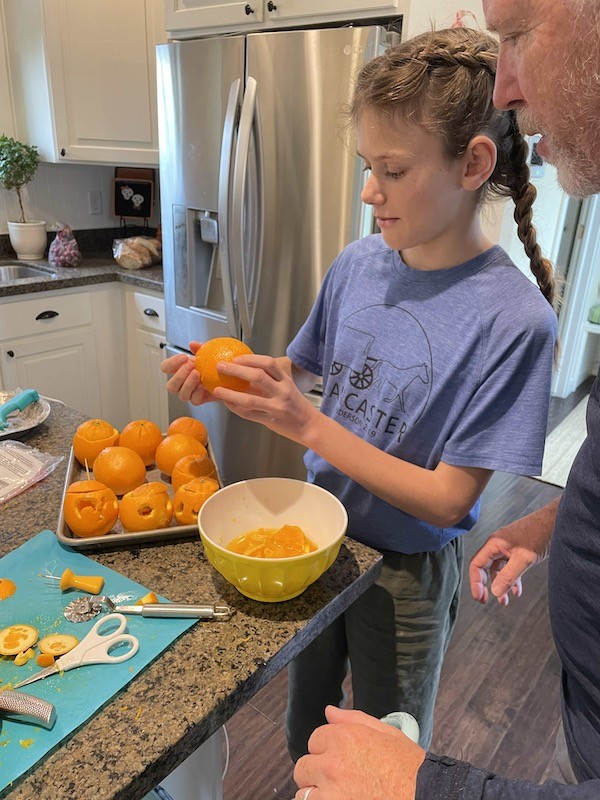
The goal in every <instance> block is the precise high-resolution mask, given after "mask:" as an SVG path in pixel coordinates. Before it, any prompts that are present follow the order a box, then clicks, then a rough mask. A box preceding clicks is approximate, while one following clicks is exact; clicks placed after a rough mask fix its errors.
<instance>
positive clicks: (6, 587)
mask: <svg viewBox="0 0 600 800" xmlns="http://www.w3.org/2000/svg"><path fill="white" fill-rule="evenodd" d="M16 591H17V587H16V584H15V582H14V581H11V579H10V578H0V600H8V598H9V597H12V596H13V594H14V593H15V592H16Z"/></svg>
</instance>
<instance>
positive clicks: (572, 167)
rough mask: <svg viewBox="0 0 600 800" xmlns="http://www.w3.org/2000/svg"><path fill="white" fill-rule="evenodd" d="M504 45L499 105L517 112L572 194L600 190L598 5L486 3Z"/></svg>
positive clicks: (525, 0)
mask: <svg viewBox="0 0 600 800" xmlns="http://www.w3.org/2000/svg"><path fill="white" fill-rule="evenodd" d="M483 8H484V13H485V17H486V22H487V24H488V27H489V28H490V30H493V31H496V32H497V33H498V35H499V38H500V53H499V56H498V72H497V76H496V87H495V91H494V104H495V105H496V106H497V107H498V108H514V109H517V118H518V121H519V126H520V128H521V130H522V131H523V133H525V134H533V133H541V134H542V136H543V138H542V139H541V140H540V142H539V144H538V147H537V149H538V152H539V154H540V155H541V156H542V157H543V158H545V159H546V160H547V161H549V162H550V163H552V164H554V165H555V166H556V169H557V171H558V179H559V181H560V184H561V186H562V187H563V188H564V189H565V191H566V192H568V193H569V194H572V195H575V196H585V195H589V194H594V193H595V192H599V191H600V125H599V124H598V121H599V119H600V88H599V87H600V20H599V19H598V17H599V12H598V7H597V0H587V2H585V0H582V1H581V2H580V1H579V0H483Z"/></svg>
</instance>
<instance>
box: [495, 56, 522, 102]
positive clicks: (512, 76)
mask: <svg viewBox="0 0 600 800" xmlns="http://www.w3.org/2000/svg"><path fill="white" fill-rule="evenodd" d="M525 104H526V101H525V98H524V97H523V92H522V90H521V86H520V84H519V77H518V72H517V65H516V63H515V59H514V57H512V56H510V55H509V54H508V53H506V51H505V50H503V47H502V45H500V52H499V53H498V66H497V67H496V81H495V83H494V105H495V106H496V108H501V109H504V108H521V107H522V106H524V105H525Z"/></svg>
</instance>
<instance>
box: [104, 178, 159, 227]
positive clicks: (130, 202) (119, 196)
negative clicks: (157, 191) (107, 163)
mask: <svg viewBox="0 0 600 800" xmlns="http://www.w3.org/2000/svg"><path fill="white" fill-rule="evenodd" d="M113 188H114V191H113V202H114V214H115V216H116V217H121V221H122V222H123V221H124V220H125V219H127V218H134V219H144V220H147V219H148V218H149V217H151V216H152V212H153V210H154V170H153V169H146V168H139V167H116V168H115V178H114V182H113Z"/></svg>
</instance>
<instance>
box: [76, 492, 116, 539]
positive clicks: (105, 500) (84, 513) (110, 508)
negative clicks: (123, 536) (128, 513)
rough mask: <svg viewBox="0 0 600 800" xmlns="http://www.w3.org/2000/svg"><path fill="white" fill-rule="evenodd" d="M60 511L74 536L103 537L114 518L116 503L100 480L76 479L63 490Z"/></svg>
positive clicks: (113, 494) (114, 496) (113, 522)
mask: <svg viewBox="0 0 600 800" xmlns="http://www.w3.org/2000/svg"><path fill="white" fill-rule="evenodd" d="M63 513H64V517H65V522H66V523H67V525H68V526H69V528H70V529H71V531H72V532H73V533H74V534H75V536H79V537H81V538H85V537H87V536H104V534H105V533H108V532H109V530H110V529H111V528H112V527H113V525H114V524H115V522H116V521H117V517H118V516H119V504H118V502H117V497H116V495H115V493H114V492H113V490H112V489H109V488H108V486H105V484H103V483H100V481H93V480H91V481H76V482H75V483H72V484H71V485H70V486H69V487H68V489H67V490H66V492H65V501H64V504H63Z"/></svg>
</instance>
